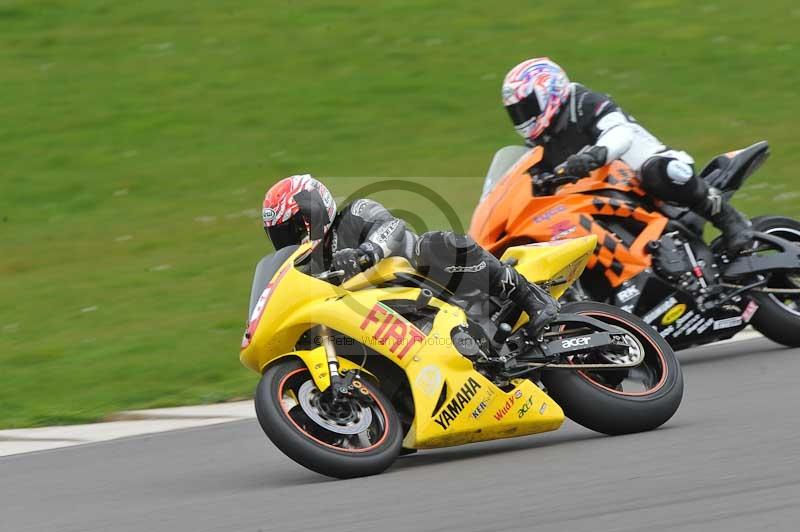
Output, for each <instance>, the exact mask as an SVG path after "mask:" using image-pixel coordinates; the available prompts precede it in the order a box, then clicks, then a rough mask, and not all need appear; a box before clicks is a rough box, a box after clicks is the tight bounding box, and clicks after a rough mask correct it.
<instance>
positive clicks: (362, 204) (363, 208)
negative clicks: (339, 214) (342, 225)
mask: <svg viewBox="0 0 800 532" xmlns="http://www.w3.org/2000/svg"><path fill="white" fill-rule="evenodd" d="M383 209H384V206H383V205H381V204H380V203H378V202H377V201H375V200H372V199H369V198H359V199H356V200H353V202H352V203H350V204H349V205H347V206H346V207H345V208H344V209H342V211H343V212H347V213H348V214H351V215H353V216H358V217H360V218H363V217H364V216H367V215H369V214H370V213H373V212H375V211H376V210H383Z"/></svg>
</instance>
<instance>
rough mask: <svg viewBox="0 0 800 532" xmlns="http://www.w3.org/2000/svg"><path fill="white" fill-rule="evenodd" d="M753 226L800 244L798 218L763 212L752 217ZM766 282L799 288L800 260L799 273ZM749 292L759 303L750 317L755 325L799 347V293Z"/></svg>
mask: <svg viewBox="0 0 800 532" xmlns="http://www.w3.org/2000/svg"><path fill="white" fill-rule="evenodd" d="M753 229H755V230H756V231H760V232H762V233H768V234H771V235H774V236H778V237H781V238H784V239H786V240H789V241H791V242H795V243H796V244H798V245H800V222H798V221H797V220H793V219H791V218H786V217H784V216H760V217H758V218H754V219H753ZM767 286H769V287H771V288H776V287H782V288H795V289H800V264H798V269H797V273H796V274H790V275H785V274H781V275H779V276H774V277H773V278H770V279H769V281H768V283H767ZM750 296H751V297H752V298H753V300H755V302H756V303H758V310H757V311H756V313H755V315H754V316H753V319H752V321H751V324H752V325H753V328H754V329H755V330H757V331H758V332H760V333H761V334H763V335H764V336H766V337H767V338H769V339H770V340H772V341H773V342H776V343H779V344H781V345H785V346H787V347H800V296H793V297H784V296H780V295H774V294H763V293H762V294H759V293H751V294H750Z"/></svg>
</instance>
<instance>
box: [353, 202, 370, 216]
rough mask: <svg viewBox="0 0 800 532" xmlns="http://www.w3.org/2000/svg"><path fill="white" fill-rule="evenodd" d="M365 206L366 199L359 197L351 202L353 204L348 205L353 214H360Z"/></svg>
mask: <svg viewBox="0 0 800 532" xmlns="http://www.w3.org/2000/svg"><path fill="white" fill-rule="evenodd" d="M366 208H367V200H365V199H360V200H358V201H356V202H355V203H353V206H352V207H350V213H351V214H352V215H354V216H361V213H362V212H364V209H366Z"/></svg>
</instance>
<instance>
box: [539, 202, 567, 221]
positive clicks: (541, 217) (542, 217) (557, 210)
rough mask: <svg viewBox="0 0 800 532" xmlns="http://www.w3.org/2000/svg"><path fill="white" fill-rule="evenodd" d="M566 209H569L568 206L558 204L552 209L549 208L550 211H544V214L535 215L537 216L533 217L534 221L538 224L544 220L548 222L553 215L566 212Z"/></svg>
mask: <svg viewBox="0 0 800 532" xmlns="http://www.w3.org/2000/svg"><path fill="white" fill-rule="evenodd" d="M566 210H567V208H566V207H564V206H563V205H556V206H555V207H553V208H552V209H550V210H548V211H545V212H543V213H542V214H540V215H539V216H535V217H534V218H533V221H534V222H535V223H537V224H540V223H542V222H546V221H547V220H549V219H550V218H552V217H553V216H555V215H556V214H558V213H560V212H564V211H566Z"/></svg>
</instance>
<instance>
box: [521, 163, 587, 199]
mask: <svg viewBox="0 0 800 532" xmlns="http://www.w3.org/2000/svg"><path fill="white" fill-rule="evenodd" d="M578 179H580V178H578V177H575V176H571V175H569V174H568V173H567V169H566V166H565V165H563V164H562V165H559V166H557V167H556V168H555V173H553V174H550V173H546V172H545V173H541V174H536V175H534V176H533V185H534V187H535V188H536V189H537V190H539V191H541V192H542V193H544V194H549V193H551V192H552V191H554V190H555V189H556V188H558V187H560V186H562V185H566V184H569V183H574V182H575V181H578Z"/></svg>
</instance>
